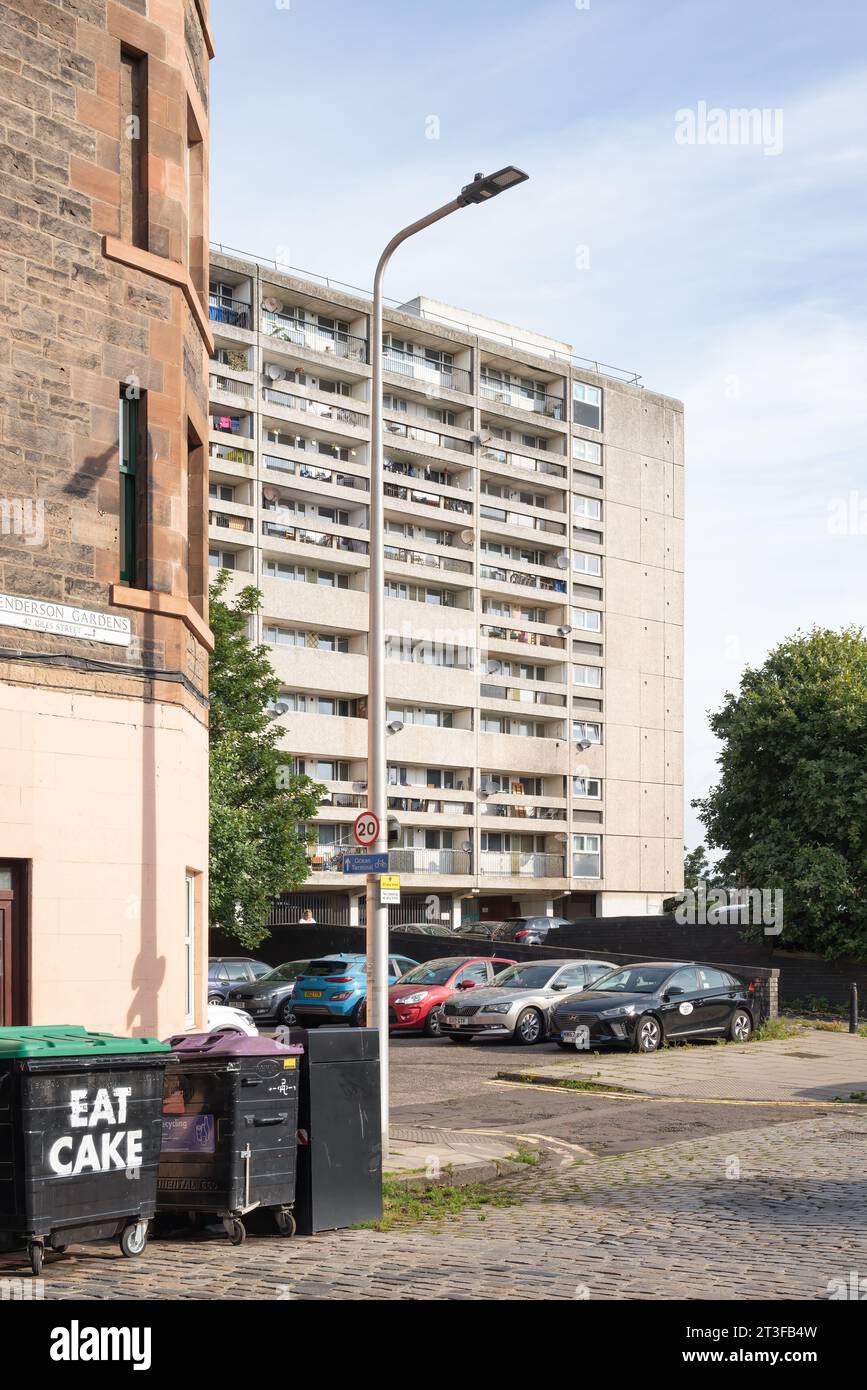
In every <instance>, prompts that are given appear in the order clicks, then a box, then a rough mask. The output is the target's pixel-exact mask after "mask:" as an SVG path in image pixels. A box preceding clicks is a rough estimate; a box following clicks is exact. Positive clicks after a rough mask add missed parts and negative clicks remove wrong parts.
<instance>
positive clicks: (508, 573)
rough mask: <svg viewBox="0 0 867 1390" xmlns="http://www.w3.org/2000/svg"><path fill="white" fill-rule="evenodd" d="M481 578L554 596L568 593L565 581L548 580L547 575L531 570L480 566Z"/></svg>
mask: <svg viewBox="0 0 867 1390" xmlns="http://www.w3.org/2000/svg"><path fill="white" fill-rule="evenodd" d="M479 578H480V579H492V580H494V581H495V582H496V583H497V584H519V585H521V587H522V588H525V589H544V590H546V591H547V592H550V593H554V594H565V593H566V592H567V588H566V581H565V580H564V579H548V578H546V576H545V575H541V574H532V573H531V572H530V571H529V570H513V569H504V568H503V567H502V566H500V565H486V564H481V565H479Z"/></svg>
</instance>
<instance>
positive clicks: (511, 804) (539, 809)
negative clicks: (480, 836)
mask: <svg viewBox="0 0 867 1390" xmlns="http://www.w3.org/2000/svg"><path fill="white" fill-rule="evenodd" d="M479 811H480V813H481V814H482V815H484V816H509V817H511V818H512V819H513V820H565V819H566V808H565V806H537V805H535V804H534V803H530V802H525V801H485V802H483V803H482V805H481V806H480V807H479Z"/></svg>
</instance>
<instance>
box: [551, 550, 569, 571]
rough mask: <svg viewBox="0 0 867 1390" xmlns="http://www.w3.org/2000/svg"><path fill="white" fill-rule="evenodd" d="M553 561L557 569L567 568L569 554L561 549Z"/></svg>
mask: <svg viewBox="0 0 867 1390" xmlns="http://www.w3.org/2000/svg"><path fill="white" fill-rule="evenodd" d="M554 563H555V565H556V566H557V568H558V570H567V569H568V568H569V556H568V555H567V554H566V553H565V551H561V552H560V554H559V555H558V556H557V559H556V560H555V561H554Z"/></svg>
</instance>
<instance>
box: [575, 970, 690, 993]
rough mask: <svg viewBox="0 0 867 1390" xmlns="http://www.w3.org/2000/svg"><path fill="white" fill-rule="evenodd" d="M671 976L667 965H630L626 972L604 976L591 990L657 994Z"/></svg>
mask: <svg viewBox="0 0 867 1390" xmlns="http://www.w3.org/2000/svg"><path fill="white" fill-rule="evenodd" d="M670 974H671V969H670V967H669V966H666V965H642V966H637V965H630V966H628V967H627V968H626V969H625V970H615V971H613V972H612V973H611V974H610V975H602V976H601V977H600V978H599V979H598V980H594V981H593V984H592V985H591V986H590V988H591V989H594V990H611V991H612V992H614V993H619V994H655V993H656V991H657V990H658V989H659V987H660V985H661V984H663V982H664V981H665V980H667V979H668V977H669V975H670Z"/></svg>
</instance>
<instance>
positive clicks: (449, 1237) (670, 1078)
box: [0, 1033, 867, 1302]
mask: <svg viewBox="0 0 867 1390" xmlns="http://www.w3.org/2000/svg"><path fill="white" fill-rule="evenodd" d="M859 1043H860V1044H861V1047H860V1048H859V1047H858V1044H859ZM853 1044H854V1045H855V1046H854V1047H853ZM863 1045H864V1044H863V1040H859V1039H849V1037H848V1035H839V1034H821V1033H820V1034H818V1035H816V1036H814V1035H812V1034H811V1035H809V1036H806V1035H805V1036H802V1037H799V1038H797V1039H794V1040H790V1041H789V1042H782V1043H754V1044H752V1045H751V1046H750V1047H749V1048H747V1049H744V1050H743V1052H744V1054H745V1055H743V1056H742V1055H740V1054H741V1049H739V1048H731V1049H730V1048H728V1047H726V1048H719V1047H710V1048H697V1047H677V1048H672V1049H670V1050H667V1051H666V1052H664V1053H662V1054H659V1056H657V1057H651V1058H633V1057H632V1056H629V1055H617V1056H614V1057H611V1058H607V1059H606V1058H603V1057H593V1058H585V1059H582V1061H580V1062H577V1063H576V1062H573V1061H571V1059H569V1058H566V1057H565V1056H564V1055H563V1054H562V1053H561V1052H560V1051H559V1050H556V1049H555V1048H553V1047H550V1048H548V1047H544V1046H543V1047H537V1048H533V1049H525V1048H517V1047H514V1046H512V1045H505V1046H504V1045H482V1046H479V1047H476V1046H473V1047H471V1048H455V1047H452V1046H451V1045H450V1044H449V1043H448V1042H447V1041H446V1040H428V1039H417V1040H410V1039H401V1040H399V1041H395V1042H394V1043H393V1044H392V1047H391V1058H392V1073H391V1074H392V1100H393V1108H392V1122H393V1124H392V1147H393V1150H394V1153H393V1156H392V1158H391V1159H390V1160H389V1165H390V1168H389V1171H390V1172H391V1174H392V1175H394V1176H403V1177H404V1178H405V1179H406V1180H407V1181H408V1182H410V1183H415V1182H416V1181H420V1180H421V1178H422V1175H423V1174H424V1175H426V1174H427V1172H428V1171H431V1172H432V1173H433V1174H434V1175H436V1173H437V1172H439V1174H440V1178H441V1180H442V1179H443V1178H446V1179H448V1180H449V1181H450V1182H459V1181H461V1180H463V1181H476V1180H480V1181H488V1180H487V1179H485V1178H477V1177H475V1176H474V1172H475V1173H478V1172H479V1171H480V1170H483V1169H485V1167H486V1166H487V1167H491V1168H495V1169H496V1170H497V1173H498V1176H496V1177H495V1178H493V1177H492V1179H491V1180H490V1181H489V1182H488V1187H487V1191H488V1192H489V1193H491V1194H492V1195H494V1196H495V1198H496V1201H495V1203H493V1204H490V1205H486V1206H484V1207H481V1208H476V1207H470V1206H466V1207H464V1208H463V1209H460V1208H459V1207H458V1209H453V1210H451V1211H450V1213H449V1214H441V1215H438V1216H437V1217H436V1218H432V1217H428V1218H424V1219H422V1220H421V1221H416V1222H413V1223H405V1224H398V1225H396V1226H394V1227H392V1229H389V1230H387V1231H378V1230H374V1229H358V1230H341V1231H333V1232H327V1233H324V1234H320V1235H317V1236H314V1237H307V1238H304V1237H295V1238H294V1239H291V1240H287V1239H283V1238H281V1237H279V1236H277V1235H275V1234H274V1226H273V1222H271V1221H267V1220H264V1219H263V1220H262V1221H261V1223H257V1222H256V1221H255V1220H251V1221H250V1223H249V1230H250V1234H249V1237H248V1239H247V1241H246V1243H245V1244H244V1245H242V1246H240V1247H233V1246H231V1245H230V1244H229V1242H228V1241H227V1240H226V1239H225V1237H224V1236H223V1235H222V1234H221V1233H220V1231H219V1230H216V1231H214V1230H211V1231H203V1232H199V1233H197V1234H196V1235H194V1236H186V1235H184V1236H183V1237H182V1238H176V1239H169V1238H153V1239H152V1240H151V1241H150V1242H149V1244H148V1248H147V1250H146V1251H145V1253H144V1255H143V1256H141V1258H139V1259H135V1260H126V1259H124V1258H123V1257H122V1256H121V1255H120V1253H119V1251H118V1250H117V1247H116V1245H114V1244H110V1245H109V1244H105V1245H90V1246H74V1245H73V1246H70V1247H69V1250H68V1252H67V1253H66V1254H63V1255H55V1254H50V1255H48V1256H47V1257H46V1263H45V1268H44V1272H43V1277H42V1283H41V1291H42V1296H43V1297H44V1298H46V1299H60V1300H70V1299H106V1298H107V1299H117V1300H139V1299H172V1300H184V1301H190V1300H217V1301H219V1300H228V1299H261V1300H277V1301H289V1300H294V1299H297V1300H302V1301H304V1300H309V1299H320V1298H333V1299H346V1300H359V1301H360V1300H370V1299H384V1300H410V1299H411V1300H427V1299H432V1300H449V1301H453V1300H491V1301H493V1300H509V1301H511V1300H518V1299H520V1300H527V1299H531V1300H544V1301H550V1300H556V1301H562V1300H566V1299H568V1300H570V1301H574V1300H576V1299H577V1300H584V1299H590V1300H592V1299H599V1300H609V1299H613V1300H624V1299H690V1300H704V1299H707V1300H716V1299H729V1300H733V1301H736V1300H755V1301H767V1302H774V1301H777V1300H781V1299H782V1300H789V1299H808V1300H825V1299H828V1298H830V1297H831V1296H832V1292H834V1291H835V1290H837V1289H839V1288H840V1287H845V1286H848V1285H850V1284H851V1282H852V1281H851V1274H852V1272H853V1271H855V1273H856V1276H857V1277H860V1278H861V1279H867V1107H864V1106H857V1105H840V1104H835V1103H833V1101H829V1100H828V1099H827V1098H826V1099H819V1098H815V1099H814V1098H813V1097H815V1095H816V1089H817V1087H822V1088H824V1090H825V1091H828V1090H833V1091H834V1092H835V1093H836V1092H841V1093H842V1092H844V1091H846V1092H848V1091H849V1090H852V1089H855V1090H859V1089H863V1072H862V1071H861V1070H860V1068H861V1059H862V1058H863V1056H864V1052H863ZM729 1052H732V1054H737V1055H736V1056H734V1057H733V1062H732V1063H729V1061H728V1054H729ZM797 1053H806V1054H808V1055H807V1056H797V1055H795V1054H797ZM810 1054H813V1055H810ZM669 1056H670V1057H671V1059H673V1062H672V1061H671V1060H669ZM660 1061H662V1062H663V1063H664V1065H665V1067H666V1069H667V1070H666V1071H665V1072H664V1073H663V1072H662V1071H661V1070H658V1063H659V1062H660ZM721 1062H722V1063H725V1065H724V1067H723V1068H722V1070H720V1071H719V1072H718V1073H717V1074H716V1079H714V1076H713V1075H709V1074H708V1072H707V1070H706V1068H707V1067H708V1066H710V1065H711V1064H713V1065H714V1066H717V1067H718V1066H719V1065H720V1063H721ZM648 1063H650V1066H649V1067H648V1066H647V1064H648ZM734 1064H736V1066H737V1067H738V1068H739V1071H738V1075H739V1076H740V1078H741V1080H740V1082H738V1083H737V1085H738V1087H739V1089H740V1092H742V1091H743V1089H744V1086H743V1082H744V1080H745V1079H746V1078H747V1077H749V1075H750V1074H752V1077H753V1086H752V1088H751V1089H752V1095H751V1096H750V1098H749V1099H745V1098H743V1097H742V1095H739V1096H738V1097H737V1098H734V1099H732V1098H730V1097H729V1096H727V1095H726V1094H724V1093H725V1092H727V1091H728V1090H729V1089H730V1088H731V1087H732V1086H733V1085H735V1082H734V1081H733V1079H732V1075H731V1074H730V1073H729V1071H728V1067H729V1066H730V1065H734ZM573 1066H579V1067H583V1066H590V1067H593V1068H599V1067H602V1068H605V1069H606V1072H607V1074H608V1075H609V1076H611V1075H614V1074H615V1070H614V1069H619V1070H617V1071H616V1075H617V1077H618V1079H619V1083H620V1084H625V1083H626V1077H627V1075H629V1076H630V1077H631V1079H632V1080H633V1081H634V1080H635V1075H636V1071H635V1070H634V1069H637V1068H639V1067H640V1068H641V1069H642V1071H641V1074H640V1075H639V1076H638V1081H639V1083H640V1084H641V1085H642V1086H644V1087H645V1088H653V1089H645V1091H644V1092H641V1093H639V1092H637V1091H633V1092H619V1093H618V1092H615V1093H611V1094H601V1093H598V1092H595V1091H581V1090H578V1091H575V1090H568V1089H562V1088H554V1087H550V1086H548V1085H547V1084H542V1085H539V1084H526V1083H513V1082H504V1081H503V1080H501V1079H499V1074H500V1073H502V1072H503V1071H510V1072H513V1073H520V1072H523V1071H525V1070H538V1071H540V1072H541V1073H543V1074H548V1073H549V1072H552V1073H560V1072H561V1069H562V1068H564V1067H567V1068H568V1067H573ZM609 1068H610V1069H611V1070H610V1071H609V1070H608V1069H609ZM697 1068H700V1069H704V1070H702V1074H703V1075H704V1077H705V1082H704V1085H705V1089H706V1091H708V1092H712V1093H713V1094H705V1095H704V1096H703V1097H701V1098H695V1097H694V1096H692V1095H684V1094H681V1092H683V1091H690V1090H692V1089H694V1088H695V1086H696V1069H697ZM750 1069H752V1072H751V1071H750ZM859 1082H860V1084H859ZM609 1084H611V1083H610V1082H609ZM615 1084H617V1083H615ZM757 1088H760V1089H761V1090H762V1092H763V1094H762V1095H761V1096H758V1095H757V1094H756V1090H757ZM663 1090H665V1091H667V1092H675V1091H676V1092H678V1094H663V1093H662V1091H663ZM770 1092H773V1094H772V1095H771V1094H769V1093H770ZM804 1093H806V1094H804ZM521 1149H535V1150H536V1152H537V1153H538V1154H539V1157H540V1160H541V1161H540V1162H538V1163H535V1164H533V1163H526V1162H516V1161H514V1159H512V1158H510V1155H511V1154H515V1153H517V1152H518V1150H521ZM419 1170H420V1171H419ZM25 1269H26V1262H23V1261H22V1260H21V1257H20V1255H13V1256H2V1257H0V1284H2V1280H3V1277H4V1276H5V1277H9V1276H18V1277H20V1276H21V1275H22V1274H24V1273H25ZM25 1277H27V1276H26V1274H25ZM855 1287H857V1279H856V1283H855ZM836 1296H837V1297H839V1293H838V1294H837V1295H836Z"/></svg>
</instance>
